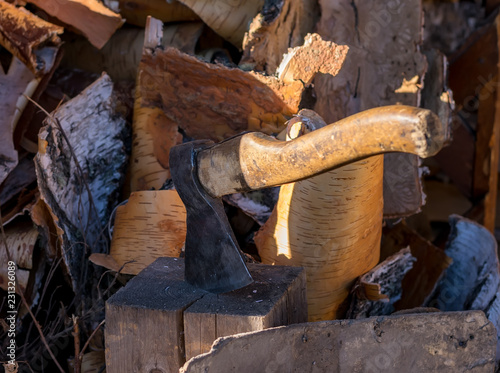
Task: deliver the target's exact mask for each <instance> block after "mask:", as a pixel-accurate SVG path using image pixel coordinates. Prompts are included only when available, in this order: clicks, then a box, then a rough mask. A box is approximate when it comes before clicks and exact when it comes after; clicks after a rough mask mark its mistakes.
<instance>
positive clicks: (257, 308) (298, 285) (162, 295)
mask: <svg viewBox="0 0 500 373" xmlns="http://www.w3.org/2000/svg"><path fill="white" fill-rule="evenodd" d="M249 270H250V273H251V274H252V276H253V278H254V279H255V282H254V283H252V284H251V285H249V286H247V287H245V288H242V289H239V290H235V291H233V292H229V293H225V294H220V295H213V294H209V293H207V292H205V291H203V290H200V289H197V288H194V287H193V286H191V285H189V284H187V283H186V282H185V281H184V262H183V260H182V259H177V258H159V259H157V260H156V261H155V262H154V263H153V264H151V265H150V266H149V267H147V268H146V269H145V270H144V271H142V272H141V273H139V275H137V276H136V277H135V278H134V279H132V280H131V281H130V282H129V283H128V284H127V285H126V286H125V287H124V288H123V289H121V290H120V291H118V292H117V293H116V294H115V295H114V296H112V297H111V298H110V299H109V300H108V302H107V303H106V339H105V340H106V365H107V366H106V368H107V371H108V372H111V373H113V372H135V371H140V372H142V371H145V372H149V371H151V370H152V369H157V370H159V371H163V372H176V371H177V370H178V369H179V368H180V367H181V366H182V365H183V364H184V362H185V361H186V359H185V354H186V355H187V356H190V355H193V354H197V353H198V352H204V351H208V350H209V348H210V345H211V344H212V342H213V341H214V340H215V339H216V338H217V337H219V336H222V335H232V334H235V333H239V332H242V331H249V330H261V329H263V328H266V327H270V326H277V325H284V324H287V323H292V322H302V321H304V320H305V319H306V318H307V311H306V305H305V273H304V271H303V270H302V269H301V268H292V267H276V266H265V265H259V264H250V265H249Z"/></svg>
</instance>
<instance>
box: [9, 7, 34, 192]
mask: <svg viewBox="0 0 500 373" xmlns="http://www.w3.org/2000/svg"><path fill="white" fill-rule="evenodd" d="M0 5H1V3H0ZM0 78H1V79H0V111H1V112H2V113H3V115H2V116H1V117H0V133H1V136H0V149H1V150H0V159H1V162H0V184H1V183H3V181H4V180H5V179H6V178H7V176H8V175H9V173H10V172H11V171H12V170H13V169H14V168H15V167H16V165H17V162H18V154H17V150H16V147H15V144H14V130H15V128H16V125H17V122H18V120H19V117H20V116H21V114H22V112H23V110H24V108H25V107H26V105H27V103H28V100H27V99H26V98H25V97H24V95H26V96H28V97H31V95H32V94H33V92H34V91H35V89H36V87H37V86H38V84H39V83H40V80H41V79H40V78H35V76H34V75H33V73H32V72H31V71H30V70H29V69H28V67H26V66H25V65H24V64H23V63H22V62H21V61H20V60H19V59H17V58H16V57H13V58H12V62H11V65H10V67H9V70H8V71H7V73H4V71H3V68H2V67H1V66H0Z"/></svg>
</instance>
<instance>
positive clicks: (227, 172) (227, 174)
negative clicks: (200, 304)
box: [170, 105, 448, 293]
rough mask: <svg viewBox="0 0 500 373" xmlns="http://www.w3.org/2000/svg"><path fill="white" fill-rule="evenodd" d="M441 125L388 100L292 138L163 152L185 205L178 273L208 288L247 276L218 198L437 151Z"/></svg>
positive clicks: (248, 137)
mask: <svg viewBox="0 0 500 373" xmlns="http://www.w3.org/2000/svg"><path fill="white" fill-rule="evenodd" d="M447 135H448V134H447V131H446V128H445V127H444V126H443V125H442V123H441V122H440V120H439V118H438V117H437V115H435V114H434V113H432V112H431V111H429V110H427V109H420V108H416V107H410V106H403V105H392V106H385V107H380V108H375V109H370V110H366V111H363V112H361V113H358V114H355V115H352V116H350V117H347V118H345V119H342V120H340V121H338V122H336V123H333V124H330V125H328V126H326V127H323V128H321V129H318V130H316V131H313V132H311V133H308V134H306V135H304V136H301V137H299V138H297V139H295V140H292V141H279V140H276V139H275V138H273V137H270V136H267V135H265V134H263V133H260V132H249V133H243V134H241V135H238V136H235V137H232V138H229V139H227V140H225V141H222V142H220V143H217V144H214V143H213V142H211V141H207V140H201V141H192V142H188V143H185V144H181V145H177V146H174V147H173V148H172V149H171V151H170V171H171V176H172V180H173V182H174V184H175V187H176V189H177V192H178V193H179V196H180V197H181V199H182V201H183V202H184V204H185V206H186V212H187V234H186V244H185V279H186V281H187V282H188V283H190V284H192V285H194V286H196V287H199V288H202V289H204V290H206V291H209V292H213V293H224V292H228V291H231V290H235V289H239V288H241V287H243V286H246V285H248V284H250V283H251V282H252V277H251V276H250V273H249V272H248V269H247V267H246V265H245V262H244V259H243V256H242V254H241V251H240V249H239V246H238V243H237V241H236V238H235V236H234V233H233V232H232V229H231V227H230V225H229V222H228V220H227V217H226V214H225V211H224V207H223V204H222V199H221V197H222V196H224V195H226V194H231V193H237V192H247V191H252V190H258V189H262V188H267V187H272V186H278V185H282V184H286V183H290V182H294V181H298V180H302V179H306V178H308V177H311V176H314V175H317V174H320V173H322V172H326V171H329V170H331V169H333V168H335V167H339V166H342V165H345V164H347V163H350V162H354V161H357V160H360V159H362V158H366V157H369V156H372V155H375V154H381V153H388V152H404V153H412V154H416V155H418V156H420V157H422V158H426V157H430V156H432V155H434V154H436V153H437V152H438V151H439V150H440V149H441V147H442V146H443V144H444V142H445V140H446V139H447Z"/></svg>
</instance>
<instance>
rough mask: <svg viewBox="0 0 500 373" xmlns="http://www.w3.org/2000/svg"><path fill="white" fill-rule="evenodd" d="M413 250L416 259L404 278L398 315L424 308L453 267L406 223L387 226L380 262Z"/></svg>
mask: <svg viewBox="0 0 500 373" xmlns="http://www.w3.org/2000/svg"><path fill="white" fill-rule="evenodd" d="M405 247H410V250H411V255H412V257H414V258H416V262H414V263H413V266H412V268H411V269H410V270H409V271H408V272H407V273H406V274H405V276H404V278H403V280H402V282H401V286H402V290H403V291H402V295H401V298H400V299H399V300H397V301H396V302H395V303H394V304H393V306H394V309H395V310H396V311H399V310H407V309H411V308H416V307H422V306H423V305H424V304H426V303H427V302H428V300H429V298H430V297H431V296H432V293H433V291H434V288H435V287H436V284H437V283H438V282H439V281H440V280H441V278H442V277H443V275H444V272H445V270H446V269H447V268H448V267H449V266H450V264H451V263H452V260H451V258H449V257H448V256H447V255H446V254H445V253H444V252H443V250H442V249H440V248H438V247H436V246H434V245H433V244H432V243H430V242H429V241H427V240H426V239H425V238H423V237H422V236H420V235H419V234H418V233H416V232H415V231H414V230H412V229H411V228H410V227H408V225H407V224H406V223H404V222H401V223H399V224H397V225H396V226H391V225H390V224H389V223H388V224H386V226H385V227H384V230H383V233H382V244H381V248H380V257H381V260H385V259H386V258H388V257H390V256H392V255H394V254H397V253H398V252H400V250H401V249H403V248H405Z"/></svg>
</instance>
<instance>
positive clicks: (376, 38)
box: [315, 0, 426, 216]
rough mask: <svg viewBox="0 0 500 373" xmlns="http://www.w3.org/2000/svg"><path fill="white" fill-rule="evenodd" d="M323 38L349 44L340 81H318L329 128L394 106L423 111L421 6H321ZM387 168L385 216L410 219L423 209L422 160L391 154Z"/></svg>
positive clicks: (416, 2)
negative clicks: (357, 115) (366, 112)
mask: <svg viewBox="0 0 500 373" xmlns="http://www.w3.org/2000/svg"><path fill="white" fill-rule="evenodd" d="M320 5H321V20H320V23H319V24H318V33H319V34H320V35H322V37H324V38H326V39H327V40H335V42H337V43H342V44H347V45H348V46H349V47H350V52H349V55H348V57H347V60H346V63H345V65H344V68H343V69H342V70H341V72H340V73H339V74H338V75H337V76H336V77H334V78H331V77H325V76H319V77H318V78H317V79H316V81H315V91H316V93H317V96H318V100H317V103H316V106H315V110H316V111H317V112H318V113H319V114H320V115H321V116H323V118H325V120H326V121H327V122H328V123H331V122H334V121H336V120H338V119H341V118H343V117H346V116H348V115H351V114H354V113H356V112H358V111H361V110H366V109H369V108H373V107H377V106H381V105H388V104H396V103H401V104H406V105H413V106H418V104H419V91H420V83H421V77H422V75H423V74H424V72H425V66H426V64H425V58H424V56H423V55H422V54H421V53H420V52H419V51H418V45H419V43H420V42H421V40H420V39H421V29H422V9H421V8H422V6H421V1H420V0H412V1H402V0H398V1H393V2H390V3H387V2H385V1H380V0H371V1H369V2H357V1H348V0H342V1H337V2H329V1H320ZM385 162H386V167H384V172H385V175H384V201H385V202H384V214H385V215H386V216H405V215H410V214H413V213H415V212H417V211H418V210H419V209H420V206H421V205H422V203H423V198H424V196H423V193H422V190H421V186H420V182H419V179H420V175H419V171H418V158H417V157H416V156H411V155H403V154H389V155H386V156H385Z"/></svg>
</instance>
